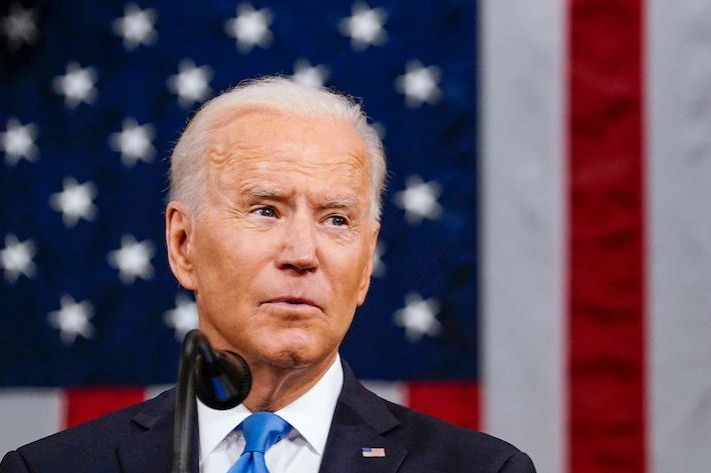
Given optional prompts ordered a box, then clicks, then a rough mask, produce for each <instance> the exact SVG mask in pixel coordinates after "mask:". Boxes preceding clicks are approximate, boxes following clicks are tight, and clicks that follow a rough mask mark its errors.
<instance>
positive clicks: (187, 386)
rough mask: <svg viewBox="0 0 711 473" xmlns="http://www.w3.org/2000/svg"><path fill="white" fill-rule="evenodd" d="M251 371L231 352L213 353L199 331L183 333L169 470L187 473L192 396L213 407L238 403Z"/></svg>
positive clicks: (249, 382) (224, 408) (242, 398)
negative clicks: (171, 467) (170, 467)
mask: <svg viewBox="0 0 711 473" xmlns="http://www.w3.org/2000/svg"><path fill="white" fill-rule="evenodd" d="M251 386H252V374H251V372H250V371H249V366H247V362H246V361H245V360H244V358H242V357H241V356H239V355H237V354H236V353H233V352H228V351H218V352H215V351H213V349H212V346H210V342H209V341H208V340H207V337H205V335H203V334H202V333H201V332H200V331H199V330H191V331H190V332H188V334H187V335H186V336H185V339H184V341H183V349H182V354H181V357H180V365H179V368H178V385H177V388H176V390H177V392H176V397H175V419H174V424H173V469H172V472H173V473H190V466H189V465H190V441H191V439H190V436H191V432H192V430H191V429H192V426H193V420H194V418H195V395H196V394H197V397H199V398H200V400H201V401H202V402H203V403H204V404H206V405H207V406H209V407H211V408H213V409H219V410H226V409H231V408H233V407H235V406H237V405H239V404H240V403H241V402H242V401H244V399H245V398H246V397H247V395H248V394H249V390H250V388H251Z"/></svg>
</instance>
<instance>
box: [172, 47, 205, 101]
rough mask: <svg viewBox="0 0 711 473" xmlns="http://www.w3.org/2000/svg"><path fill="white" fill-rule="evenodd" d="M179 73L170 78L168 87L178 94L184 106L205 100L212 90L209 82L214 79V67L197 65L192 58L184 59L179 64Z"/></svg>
mask: <svg viewBox="0 0 711 473" xmlns="http://www.w3.org/2000/svg"><path fill="white" fill-rule="evenodd" d="M178 69H179V72H178V74H176V75H174V76H171V77H170V78H168V88H169V89H170V91H171V92H173V93H174V94H177V95H178V101H179V102H180V105H181V106H182V107H185V108H187V107H189V106H190V105H192V104H193V103H195V102H202V101H203V100H205V99H206V98H207V97H208V96H209V95H210V93H211V92H212V90H211V89H210V86H209V85H208V83H209V82H210V79H212V69H210V67H208V66H200V67H196V66H195V63H194V62H193V61H192V60H191V59H183V60H182V61H180V66H178Z"/></svg>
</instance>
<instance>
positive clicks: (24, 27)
mask: <svg viewBox="0 0 711 473" xmlns="http://www.w3.org/2000/svg"><path fill="white" fill-rule="evenodd" d="M0 31H2V32H3V33H4V34H5V36H7V40H8V44H9V47H10V50H11V51H15V50H17V49H18V48H19V47H20V46H22V43H26V44H32V43H34V42H35V41H37V36H38V35H39V31H38V30H37V11H36V10H35V9H34V8H30V9H27V10H25V9H24V8H22V6H21V5H19V4H17V3H14V4H13V5H12V6H11V7H10V14H9V15H8V16H6V17H4V18H2V20H0Z"/></svg>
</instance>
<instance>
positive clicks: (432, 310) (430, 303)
mask: <svg viewBox="0 0 711 473" xmlns="http://www.w3.org/2000/svg"><path fill="white" fill-rule="evenodd" d="M438 311H439V303H438V302H437V300H436V299H427V300H423V299H422V297H421V296H420V295H419V294H416V293H409V294H408V295H407V296H405V307H404V308H402V309H400V310H398V311H396V312H395V316H394V319H395V324H396V325H398V326H400V327H403V328H404V329H405V336H406V337H407V338H408V339H409V340H410V341H411V342H417V341H419V340H420V339H421V338H422V337H423V336H424V335H429V336H430V337H435V336H437V335H439V333H440V331H441V329H442V326H441V325H440V323H439V320H437V318H436V315H437V312H438Z"/></svg>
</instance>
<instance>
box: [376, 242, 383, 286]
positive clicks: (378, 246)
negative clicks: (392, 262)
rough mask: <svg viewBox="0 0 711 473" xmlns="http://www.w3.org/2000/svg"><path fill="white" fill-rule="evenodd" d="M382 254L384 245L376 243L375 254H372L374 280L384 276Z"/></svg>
mask: <svg viewBox="0 0 711 473" xmlns="http://www.w3.org/2000/svg"><path fill="white" fill-rule="evenodd" d="M384 254H385V243H381V242H378V243H377V244H376V245H375V253H374V254H373V276H374V277H376V278H379V277H382V276H384V275H385V263H383V255H384Z"/></svg>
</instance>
